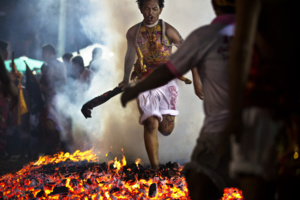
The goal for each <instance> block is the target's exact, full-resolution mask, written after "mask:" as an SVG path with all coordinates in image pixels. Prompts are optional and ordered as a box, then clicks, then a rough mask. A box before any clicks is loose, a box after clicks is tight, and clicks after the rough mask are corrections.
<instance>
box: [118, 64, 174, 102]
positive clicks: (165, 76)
mask: <svg viewBox="0 0 300 200" xmlns="http://www.w3.org/2000/svg"><path fill="white" fill-rule="evenodd" d="M174 78H175V76H174V75H173V73H172V72H171V71H170V70H169V69H168V67H167V66H166V65H165V64H164V65H162V66H161V67H159V68H157V69H156V70H154V71H153V72H152V73H151V74H149V76H147V77H146V78H145V79H144V80H142V81H141V82H139V83H138V84H136V85H135V86H133V87H129V88H127V89H126V90H125V92H124V93H123V94H122V96H121V102H122V105H123V106H124V107H125V106H126V104H127V102H129V101H131V100H133V99H135V98H136V97H137V96H138V95H139V94H140V93H141V92H144V91H147V90H151V89H154V88H157V87H160V86H162V85H165V84H166V83H168V82H169V81H171V80H172V79H174Z"/></svg>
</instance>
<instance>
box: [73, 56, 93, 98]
mask: <svg viewBox="0 0 300 200" xmlns="http://www.w3.org/2000/svg"><path fill="white" fill-rule="evenodd" d="M71 65H72V68H73V69H74V75H75V78H76V82H77V90H78V91H77V92H78V93H79V94H82V93H81V92H84V91H86V90H87V89H88V87H89V86H90V83H91V80H92V77H93V72H92V71H91V70H90V69H88V68H87V67H85V66H84V63H83V59H82V57H81V56H75V57H73V58H71Z"/></svg>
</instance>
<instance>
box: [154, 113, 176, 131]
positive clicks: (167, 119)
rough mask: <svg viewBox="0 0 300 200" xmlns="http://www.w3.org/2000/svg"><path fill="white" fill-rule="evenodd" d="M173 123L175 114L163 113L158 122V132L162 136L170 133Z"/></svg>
mask: <svg viewBox="0 0 300 200" xmlns="http://www.w3.org/2000/svg"><path fill="white" fill-rule="evenodd" d="M174 125H175V116H172V115H163V121H162V122H160V124H159V128H158V130H159V132H160V133H161V134H163V135H164V136H168V135H170V134H171V133H172V131H173V129H174Z"/></svg>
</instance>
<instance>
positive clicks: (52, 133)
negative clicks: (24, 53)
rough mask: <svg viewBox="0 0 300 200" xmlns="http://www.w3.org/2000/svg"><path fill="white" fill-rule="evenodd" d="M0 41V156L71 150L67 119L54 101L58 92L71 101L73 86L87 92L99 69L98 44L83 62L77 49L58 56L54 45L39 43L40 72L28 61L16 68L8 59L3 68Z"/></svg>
mask: <svg viewBox="0 0 300 200" xmlns="http://www.w3.org/2000/svg"><path fill="white" fill-rule="evenodd" d="M0 44H1V45H0V46H1V82H0V86H1V90H0V116H1V125H0V159H8V158H10V157H11V156H14V155H20V156H21V157H30V158H33V159H34V158H37V157H38V156H39V155H42V154H47V155H50V154H51V155H52V154H55V153H58V152H60V151H65V152H66V151H68V152H73V151H74V150H76V149H74V148H76V147H74V134H73V123H72V118H71V117H70V116H69V115H68V114H67V113H66V112H62V111H61V109H60V108H59V107H58V106H57V105H58V104H57V101H58V96H59V95H60V94H63V95H65V97H66V98H67V99H68V101H69V102H70V103H75V102H76V95H74V93H75V91H76V93H78V91H79V92H81V94H82V92H84V91H86V90H87V89H88V87H89V84H90V83H91V80H92V78H93V76H94V75H95V74H96V73H97V71H98V70H99V68H100V63H101V59H102V49H101V48H100V47H96V48H94V50H93V52H92V60H91V62H90V63H89V65H88V66H85V65H84V61H83V58H82V56H81V55H80V54H76V55H73V54H72V53H69V52H67V53H65V54H64V55H63V56H62V59H58V56H57V53H56V49H55V48H54V46H53V45H51V44H46V45H44V46H42V48H41V54H42V58H43V61H44V63H43V65H42V66H41V70H40V71H41V73H35V72H34V71H33V70H31V69H30V67H29V66H28V65H27V63H26V71H25V72H23V73H21V72H19V71H18V69H17V66H16V64H15V62H14V59H13V58H12V59H11V63H10V69H9V70H7V69H6V67H5V64H4V61H5V60H7V59H8V43H7V42H6V41H2V40H1V41H0ZM61 60H62V61H61ZM79 109H80V108H78V110H79ZM83 134H86V133H83ZM85 139H86V140H88V137H87V136H86V137H85ZM83 143H84V144H87V143H88V142H87V141H86V142H83Z"/></svg>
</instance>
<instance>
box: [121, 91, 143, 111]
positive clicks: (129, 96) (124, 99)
mask: <svg viewBox="0 0 300 200" xmlns="http://www.w3.org/2000/svg"><path fill="white" fill-rule="evenodd" d="M138 95H139V93H138V92H137V90H136V88H135V87H128V88H126V90H125V91H124V92H123V94H122V96H121V103H122V106H123V107H126V104H127V103H128V102H129V101H131V100H133V99H135V98H136V97H137V96H138Z"/></svg>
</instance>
